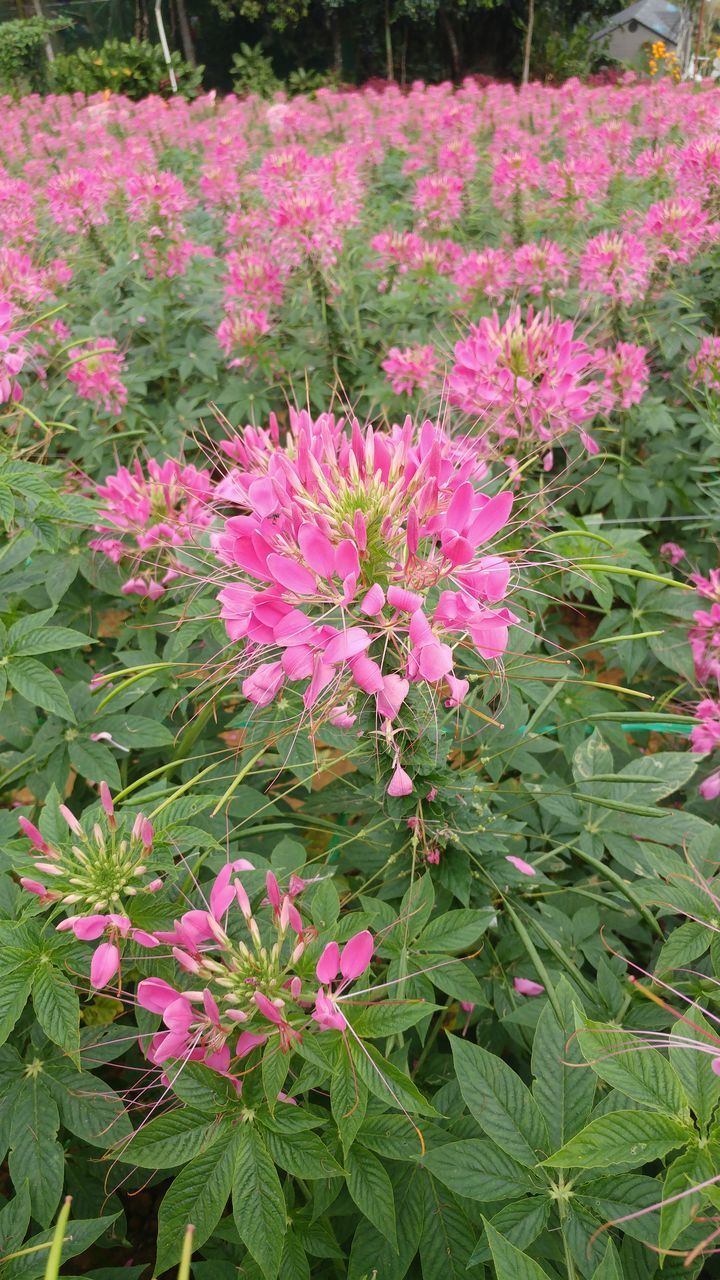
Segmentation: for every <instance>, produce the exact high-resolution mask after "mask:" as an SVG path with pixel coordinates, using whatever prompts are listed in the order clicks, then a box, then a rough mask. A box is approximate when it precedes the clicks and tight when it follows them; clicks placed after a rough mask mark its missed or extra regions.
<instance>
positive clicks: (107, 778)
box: [68, 738, 121, 788]
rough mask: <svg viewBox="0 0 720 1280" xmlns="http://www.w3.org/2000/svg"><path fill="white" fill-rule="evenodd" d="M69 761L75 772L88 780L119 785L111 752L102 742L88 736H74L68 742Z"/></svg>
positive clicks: (110, 785) (116, 769)
mask: <svg viewBox="0 0 720 1280" xmlns="http://www.w3.org/2000/svg"><path fill="white" fill-rule="evenodd" d="M68 755H69V756H70V763H71V765H72V767H73V769H74V770H75V771H76V773H79V774H80V776H81V777H82V778H87V780H88V781H89V782H107V784H108V786H109V787H113V788H116V787H120V786H121V778H120V771H119V769H118V767H117V764H116V761H115V757H114V755H113V754H112V752H111V751H110V750H109V749H108V748H107V747H106V746H104V744H103V743H102V742H91V740H90V739H89V738H86V739H85V741H83V740H82V738H75V739H74V740H73V741H72V742H70V743H68Z"/></svg>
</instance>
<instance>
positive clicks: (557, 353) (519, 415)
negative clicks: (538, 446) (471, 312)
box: [448, 307, 596, 448]
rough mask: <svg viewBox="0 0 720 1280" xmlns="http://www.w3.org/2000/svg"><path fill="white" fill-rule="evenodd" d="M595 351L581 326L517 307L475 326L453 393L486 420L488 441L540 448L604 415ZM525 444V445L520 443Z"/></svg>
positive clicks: (460, 350)
mask: <svg viewBox="0 0 720 1280" xmlns="http://www.w3.org/2000/svg"><path fill="white" fill-rule="evenodd" d="M592 371H593V355H592V352H591V351H590V349H589V347H588V346H587V345H586V343H584V342H582V341H580V340H579V339H577V338H576V337H575V334H574V329H573V325H572V323H571V322H570V321H567V320H565V321H564V320H557V319H554V318H553V317H552V316H551V314H550V312H549V311H547V310H546V311H543V312H541V313H539V314H538V315H536V314H535V313H534V311H533V309H532V307H529V308H528V311H527V314H526V317H525V318H524V319H523V316H522V313H521V311H520V308H519V307H513V308H512V310H511V312H510V315H509V317H508V319H507V321H506V322H505V324H501V323H500V320H499V317H498V315H497V313H496V314H495V315H493V317H492V318H488V317H484V318H483V319H481V320H480V322H479V324H477V325H472V326H471V327H470V330H469V333H468V336H467V338H465V339H464V340H463V341H461V342H458V344H457V345H456V347H455V364H454V366H453V368H452V370H451V372H450V377H449V380H448V388H449V397H450V401H451V403H452V404H455V405H457V406H458V407H459V408H460V409H462V410H463V412H464V413H467V414H471V415H472V416H473V417H475V418H478V419H480V421H481V423H482V430H483V434H484V436H485V437H486V438H493V437H494V438H496V440H497V441H499V442H500V443H502V442H503V441H508V440H510V441H513V442H515V441H517V442H520V443H523V444H528V445H532V444H534V443H535V442H537V441H538V440H539V441H541V442H548V441H551V440H553V439H555V438H557V437H558V436H562V435H564V434H565V433H567V432H568V431H570V430H573V429H578V428H582V427H583V426H584V424H585V423H586V422H587V421H588V420H589V419H590V418H592V416H593V415H594V413H595V412H596V407H595V405H594V402H593V392H594V390H595V384H594V383H593V382H592V381H591V374H592ZM514 448H517V445H514Z"/></svg>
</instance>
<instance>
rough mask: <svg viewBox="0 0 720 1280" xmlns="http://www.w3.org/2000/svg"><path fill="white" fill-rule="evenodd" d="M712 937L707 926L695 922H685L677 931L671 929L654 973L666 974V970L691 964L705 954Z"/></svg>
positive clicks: (661, 949)
mask: <svg viewBox="0 0 720 1280" xmlns="http://www.w3.org/2000/svg"><path fill="white" fill-rule="evenodd" d="M712 936H713V935H712V932H711V930H710V929H708V927H707V925H705V924H699V923H698V922H697V921H695V920H687V921H686V922H685V924H681V925H680V927H679V928H678V929H673V931H672V933H671V934H670V937H669V938H668V939H667V941H666V942H665V943H664V944H663V946H662V947H661V948H660V954H659V956H658V958H657V961H656V963H655V972H656V973H658V974H660V973H666V972H667V970H668V969H678V968H681V967H683V966H685V965H689V964H692V963H693V961H695V960H697V959H698V958H699V957H700V956H703V955H704V954H705V952H706V951H707V949H708V947H709V946H710V943H711V941H712Z"/></svg>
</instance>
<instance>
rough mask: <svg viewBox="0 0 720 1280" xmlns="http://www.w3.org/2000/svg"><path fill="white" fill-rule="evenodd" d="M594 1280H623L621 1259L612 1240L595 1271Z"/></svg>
mask: <svg viewBox="0 0 720 1280" xmlns="http://www.w3.org/2000/svg"><path fill="white" fill-rule="evenodd" d="M592 1280H623V1273H622V1271H621V1269H620V1259H619V1258H618V1254H617V1249H616V1248H615V1245H614V1244H613V1242H612V1240H608V1242H607V1246H606V1249H605V1255H604V1257H603V1260H602V1262H601V1263H600V1266H599V1267H597V1268H596V1269H595V1271H593V1274H592Z"/></svg>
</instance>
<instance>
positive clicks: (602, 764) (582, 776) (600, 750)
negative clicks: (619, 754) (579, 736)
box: [572, 729, 613, 782]
mask: <svg viewBox="0 0 720 1280" xmlns="http://www.w3.org/2000/svg"><path fill="white" fill-rule="evenodd" d="M612 770H613V756H612V751H611V750H610V748H609V746H608V745H607V743H606V742H605V741H604V739H603V737H602V735H601V734H600V733H599V732H598V730H597V729H594V730H593V732H592V733H591V735H590V737H589V738H585V739H584V741H583V742H581V743H580V746H579V747H577V748H576V750H575V752H574V754H573V758H572V771H573V778H574V779H575V781H576V782H586V781H587V780H588V779H589V778H592V777H594V776H595V774H597V773H612Z"/></svg>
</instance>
